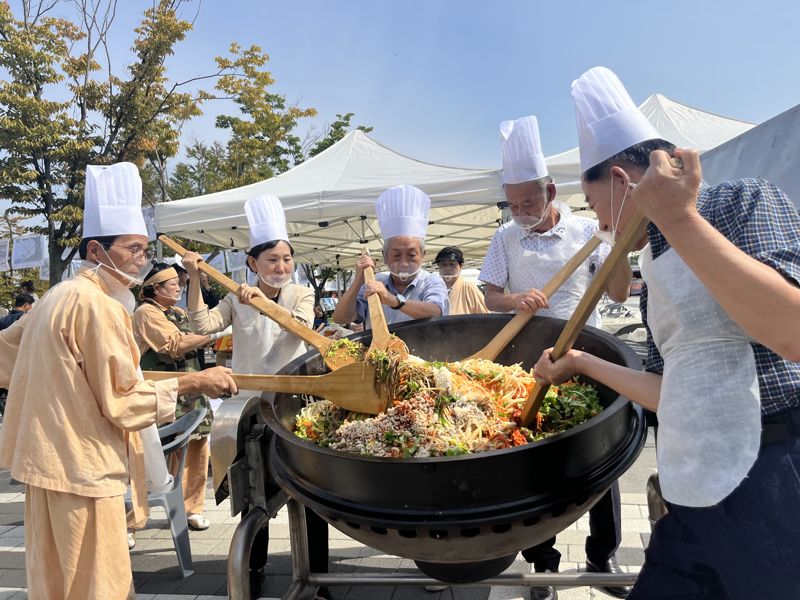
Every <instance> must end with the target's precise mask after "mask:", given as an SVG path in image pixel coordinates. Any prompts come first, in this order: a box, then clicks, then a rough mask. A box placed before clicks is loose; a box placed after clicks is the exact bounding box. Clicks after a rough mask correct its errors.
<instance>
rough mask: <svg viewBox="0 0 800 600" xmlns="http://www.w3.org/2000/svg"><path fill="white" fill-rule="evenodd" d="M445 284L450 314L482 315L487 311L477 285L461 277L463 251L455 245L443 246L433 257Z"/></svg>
mask: <svg viewBox="0 0 800 600" xmlns="http://www.w3.org/2000/svg"><path fill="white" fill-rule="evenodd" d="M433 262H434V264H435V265H436V266H437V267H439V275H440V276H441V278H442V279H444V283H445V285H446V286H447V291H448V295H449V296H448V299H449V300H450V313H449V314H451V315H484V314H486V313H488V312H489V309H488V308H486V303H485V302H484V300H483V293H482V292H481V291H480V289H478V286H477V285H475V284H474V283H472V282H471V281H467V280H466V279H464V278H463V277H461V266H462V265H463V264H464V253H463V252H461V249H460V248H457V247H456V246H445V247H444V248H442V249H441V250H439V253H438V254H437V255H436V258H435V259H434V261H433Z"/></svg>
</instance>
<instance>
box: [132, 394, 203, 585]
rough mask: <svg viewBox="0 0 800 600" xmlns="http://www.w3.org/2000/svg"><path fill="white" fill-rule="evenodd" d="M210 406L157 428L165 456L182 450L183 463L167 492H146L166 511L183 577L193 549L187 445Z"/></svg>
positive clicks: (151, 504)
mask: <svg viewBox="0 0 800 600" xmlns="http://www.w3.org/2000/svg"><path fill="white" fill-rule="evenodd" d="M207 410H208V409H207V408H205V407H203V408H197V409H195V410H193V411H192V412H190V413H187V414H185V415H183V416H182V417H181V418H180V419H177V420H176V421H174V422H172V423H170V424H169V425H164V426H163V427H159V428H158V436H159V438H161V444H162V446H163V448H164V456H165V457H168V456H169V455H170V454H172V453H174V452H180V453H181V454H180V464H179V468H178V472H177V473H176V474H175V477H174V480H173V482H172V487H171V488H170V489H169V490H167V491H166V492H161V493H156V492H149V493H148V494H147V505H148V506H149V507H150V508H153V507H156V506H160V507H161V508H163V509H164V512H166V513H167V520H168V521H169V528H170V531H171V533H172V541H173V543H174V544H175V553H176V554H177V555H178V565H179V566H180V569H181V573H182V575H183V577H184V578H186V577H189V576H190V575H192V574H193V573H194V571H192V549H191V547H190V545H189V525H188V523H187V521H186V509H185V508H184V504H183V484H182V480H183V464H184V462H185V461H186V447H187V445H188V444H189V437H190V436H191V435H192V433H194V431H195V429H197V427H198V426H199V425H200V423H201V422H202V421H203V419H204V418H205V416H206V412H207Z"/></svg>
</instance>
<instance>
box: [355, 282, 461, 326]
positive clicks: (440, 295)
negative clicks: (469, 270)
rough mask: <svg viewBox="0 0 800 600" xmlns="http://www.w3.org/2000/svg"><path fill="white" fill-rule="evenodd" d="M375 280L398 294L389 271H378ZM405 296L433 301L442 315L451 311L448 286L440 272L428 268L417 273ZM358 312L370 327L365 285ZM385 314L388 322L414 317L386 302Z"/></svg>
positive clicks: (361, 292)
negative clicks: (390, 306)
mask: <svg viewBox="0 0 800 600" xmlns="http://www.w3.org/2000/svg"><path fill="white" fill-rule="evenodd" d="M375 280H376V281H380V282H381V283H382V284H383V285H385V286H386V289H387V290H389V293H390V294H394V295H397V288H396V287H395V286H394V282H393V281H392V276H391V275H390V274H389V273H378V274H377V275H375ZM403 296H405V297H406V300H419V301H420V302H433V303H434V304H435V305H436V306H438V307H439V308H440V309H441V311H442V316H446V315H447V314H448V312H449V308H450V303H449V301H448V299H447V286H446V285H445V284H444V279H442V278H441V277H440V276H439V274H438V273H428V272H427V271H426V270H424V269H420V271H419V273H417V274H416V276H415V277H414V279H412V280H411V283H409V284H408V286H407V287H406V289H405V290H404V291H403ZM356 314H357V315H358V318H359V319H363V320H364V327H369V305H368V304H367V299H366V298H365V297H364V286H361V289H360V290H358V299H357V300H356ZM383 314H384V315H385V316H386V323H387V324H392V323H400V322H401V321H411V320H412V319H413V318H414V317H409V316H408V315H407V314H406V313H404V312H403V311H402V310H395V309H394V308H389V307H388V306H386V305H385V304H384V305H383Z"/></svg>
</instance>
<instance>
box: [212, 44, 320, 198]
mask: <svg viewBox="0 0 800 600" xmlns="http://www.w3.org/2000/svg"><path fill="white" fill-rule="evenodd" d="M230 54H231V56H230V58H224V57H217V59H216V61H217V66H218V67H219V69H220V70H221V71H222V70H224V71H226V74H225V75H223V76H221V77H220V78H219V81H218V82H217V85H216V89H217V91H218V92H219V93H221V94H222V96H218V97H224V98H227V99H231V100H233V101H234V102H235V104H236V105H237V106H238V108H239V114H237V115H219V116H218V117H217V119H216V126H217V127H219V128H220V129H226V130H230V134H231V135H230V138H229V140H228V142H227V144H226V147H225V150H226V152H225V160H224V162H223V163H222V164H220V165H219V166H220V167H221V171H220V172H221V173H222V175H223V176H222V178H221V179H219V180H217V181H215V182H213V185H212V187H213V188H216V189H209V190H208V191H217V190H219V189H229V188H233V187H239V186H242V185H247V184H249V183H255V182H256V181H261V180H262V179H268V178H270V177H273V176H275V175H278V174H279V173H283V172H284V171H286V170H288V169H290V168H291V167H292V166H293V165H294V164H295V163H296V162H297V161H298V160H301V158H302V149H301V145H300V139H299V138H298V137H297V136H296V135H295V134H294V129H295V128H296V127H297V121H298V119H302V118H306V117H313V116H314V115H316V114H317V111H316V110H315V109H313V108H299V107H297V106H287V104H286V98H285V96H283V95H281V94H276V93H272V92H271V91H270V88H271V87H272V85H273V84H274V83H275V80H274V79H273V78H272V74H271V73H270V72H269V71H268V70H266V69H265V68H264V66H265V65H266V64H267V62H268V61H269V56H268V55H267V54H266V53H264V52H263V51H262V50H261V48H259V47H258V46H251V47H250V48H247V49H243V48H242V47H241V46H240V45H239V44H236V43H234V44H231V47H230Z"/></svg>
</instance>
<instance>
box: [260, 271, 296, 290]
mask: <svg viewBox="0 0 800 600" xmlns="http://www.w3.org/2000/svg"><path fill="white" fill-rule="evenodd" d="M258 278H259V279H260V280H261V281H262V282H263V283H264V284H266V285H268V286H269V287H272V288H276V289H281V288H284V287H286V286H287V285H289V284H290V283H292V274H291V273H288V274H286V275H267V276H266V277H265V276H264V275H262V274H261V273H260V272H258Z"/></svg>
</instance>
